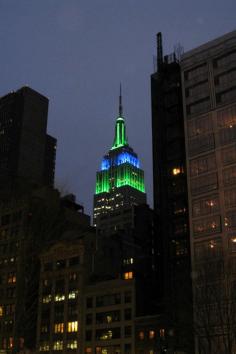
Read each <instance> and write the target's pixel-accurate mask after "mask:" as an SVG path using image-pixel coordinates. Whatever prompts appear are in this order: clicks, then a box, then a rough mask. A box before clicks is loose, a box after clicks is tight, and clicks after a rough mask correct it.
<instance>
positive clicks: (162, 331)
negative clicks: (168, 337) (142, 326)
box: [160, 328, 165, 338]
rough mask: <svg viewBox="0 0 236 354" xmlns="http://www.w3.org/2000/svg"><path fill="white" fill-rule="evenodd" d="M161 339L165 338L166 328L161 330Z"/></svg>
mask: <svg viewBox="0 0 236 354" xmlns="http://www.w3.org/2000/svg"><path fill="white" fill-rule="evenodd" d="M160 337H162V338H163V337H165V329H164V328H161V329H160Z"/></svg>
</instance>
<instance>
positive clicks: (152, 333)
mask: <svg viewBox="0 0 236 354" xmlns="http://www.w3.org/2000/svg"><path fill="white" fill-rule="evenodd" d="M148 336H149V339H154V338H155V331H154V330H150V331H149V333H148Z"/></svg>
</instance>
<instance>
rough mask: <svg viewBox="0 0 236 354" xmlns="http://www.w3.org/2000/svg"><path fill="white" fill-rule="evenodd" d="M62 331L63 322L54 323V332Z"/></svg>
mask: <svg viewBox="0 0 236 354" xmlns="http://www.w3.org/2000/svg"><path fill="white" fill-rule="evenodd" d="M63 332H64V323H55V324H54V333H63Z"/></svg>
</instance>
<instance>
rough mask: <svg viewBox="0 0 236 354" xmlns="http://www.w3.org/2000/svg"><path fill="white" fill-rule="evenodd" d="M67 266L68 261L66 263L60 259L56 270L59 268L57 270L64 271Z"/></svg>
mask: <svg viewBox="0 0 236 354" xmlns="http://www.w3.org/2000/svg"><path fill="white" fill-rule="evenodd" d="M65 266H66V261H65V259H58V260H57V261H56V268H57V269H63V268H65Z"/></svg>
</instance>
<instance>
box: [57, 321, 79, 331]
mask: <svg viewBox="0 0 236 354" xmlns="http://www.w3.org/2000/svg"><path fill="white" fill-rule="evenodd" d="M64 329H65V326H64V323H55V325H54V332H55V333H64ZM77 331H78V321H73V322H68V323H67V332H69V333H70V332H77Z"/></svg>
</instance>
